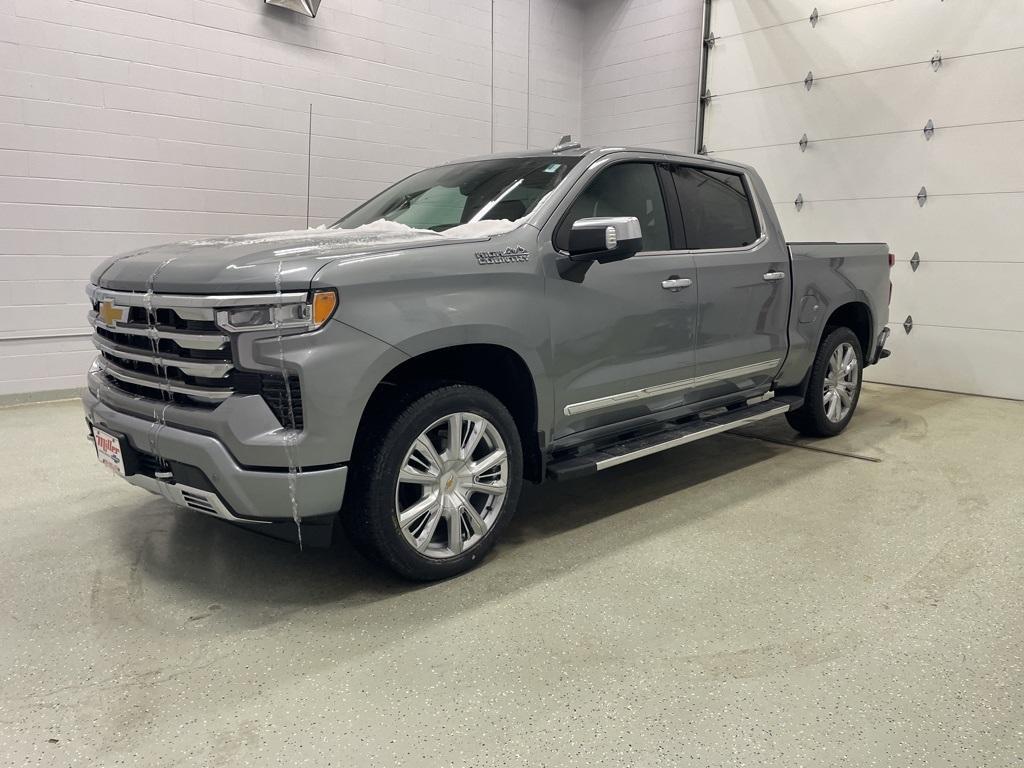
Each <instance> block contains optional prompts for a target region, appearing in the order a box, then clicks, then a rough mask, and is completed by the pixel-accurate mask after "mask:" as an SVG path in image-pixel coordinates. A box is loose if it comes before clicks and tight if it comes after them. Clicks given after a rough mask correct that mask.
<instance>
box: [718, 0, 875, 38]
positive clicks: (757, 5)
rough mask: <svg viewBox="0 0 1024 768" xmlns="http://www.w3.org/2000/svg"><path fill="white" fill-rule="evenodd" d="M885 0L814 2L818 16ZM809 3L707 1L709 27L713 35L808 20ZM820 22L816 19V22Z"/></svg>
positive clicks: (797, 0) (795, 0)
mask: <svg viewBox="0 0 1024 768" xmlns="http://www.w3.org/2000/svg"><path fill="white" fill-rule="evenodd" d="M879 2H889V0H831V1H829V0H822V2H819V3H817V6H816V7H817V9H818V16H819V19H821V21H824V17H825V16H827V15H829V14H832V13H835V12H837V11H849V10H850V9H860V8H863V7H864V6H869V5H875V4H878V3H879ZM810 15H811V6H810V5H809V4H808V3H807V1H806V0H734V2H728V3H722V2H717V3H716V2H712V3H711V31H712V32H713V33H714V34H715V36H716V37H722V36H724V35H737V34H741V33H744V32H751V31H754V30H759V29H764V28H765V27H771V26H776V25H779V24H787V23H793V24H796V23H803V24H809V23H810V21H809V18H810ZM819 23H820V22H819Z"/></svg>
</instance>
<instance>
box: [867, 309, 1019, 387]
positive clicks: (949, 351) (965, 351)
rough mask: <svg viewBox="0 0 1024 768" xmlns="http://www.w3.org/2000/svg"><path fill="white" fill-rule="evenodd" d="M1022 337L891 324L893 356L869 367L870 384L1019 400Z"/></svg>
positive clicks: (999, 332)
mask: <svg viewBox="0 0 1024 768" xmlns="http://www.w3.org/2000/svg"><path fill="white" fill-rule="evenodd" d="M1022 343H1024V335H1022V334H1020V333H1015V332H1013V331H992V330H976V329H973V328H952V327H943V326H930V325H924V324H917V325H915V326H914V330H913V332H912V334H911V335H910V336H906V335H904V333H903V331H902V329H900V328H899V327H898V325H894V330H893V336H892V341H891V342H890V345H889V347H890V349H892V357H890V358H888V359H887V360H886V361H885V364H884V365H878V366H876V367H874V368H869V369H868V370H869V371H870V373H871V375H870V376H869V378H870V379H871V380H872V381H880V382H883V383H886V384H902V385H905V386H910V387H924V388H926V389H943V390H946V391H949V392H965V393H967V394H980V395H988V396H990V397H1008V398H1013V399H1015V400H1024V361H1022V356H1021V353H1020V350H1021V344H1022Z"/></svg>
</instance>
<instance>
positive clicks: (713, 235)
mask: <svg viewBox="0 0 1024 768" xmlns="http://www.w3.org/2000/svg"><path fill="white" fill-rule="evenodd" d="M672 178H673V179H674V180H675V185H676V191H677V192H678V194H679V205H680V206H681V207H682V213H683V227H684V228H685V230H686V245H687V247H688V248H742V247H743V246H745V245H750V244H751V243H752V242H754V241H755V240H756V239H757V237H758V232H757V224H756V222H755V221H754V211H753V209H752V207H751V205H750V199H749V198H748V197H747V190H746V186H745V185H744V184H743V177H742V176H740V175H739V174H735V173H721V172H719V171H708V170H701V169H698V168H688V167H686V166H682V165H679V166H676V167H675V168H673V169H672Z"/></svg>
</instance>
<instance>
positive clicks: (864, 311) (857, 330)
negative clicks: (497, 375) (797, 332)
mask: <svg viewBox="0 0 1024 768" xmlns="http://www.w3.org/2000/svg"><path fill="white" fill-rule="evenodd" d="M874 327H875V326H874V318H873V317H872V314H871V307H869V306H868V305H867V303H866V302H864V301H848V302H846V303H845V304H840V305H839V306H838V307H836V308H835V309H833V310H832V312H831V314H829V316H828V318H827V319H826V320H825V324H824V325H823V326H822V329H821V333H820V334H819V336H818V344H817V346H816V347H815V349H817V347H820V346H821V342H822V341H823V340H824V339H825V337H826V336H828V335H829V333H831V332H832V331H833V330H835V329H836V328H849V329H850V330H851V331H853V334H854V336H856V337H857V340H858V341H859V342H860V349H861V354H862V355H863V356H864V359H865V360H866V359H867V358H868V355H869V354H870V350H871V343H872V334H873V329H874Z"/></svg>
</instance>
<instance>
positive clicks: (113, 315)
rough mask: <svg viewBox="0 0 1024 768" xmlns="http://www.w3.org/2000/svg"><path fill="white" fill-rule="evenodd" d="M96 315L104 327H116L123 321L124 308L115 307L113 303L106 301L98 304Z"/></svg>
mask: <svg viewBox="0 0 1024 768" xmlns="http://www.w3.org/2000/svg"><path fill="white" fill-rule="evenodd" d="M97 314H98V315H99V317H100V320H102V321H103V324H104V325H116V324H117V323H119V322H121V321H122V320H124V307H116V306H114V302H113V301H111V300H110V299H107V300H106V301H101V302H100V308H99V311H98V312H97Z"/></svg>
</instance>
